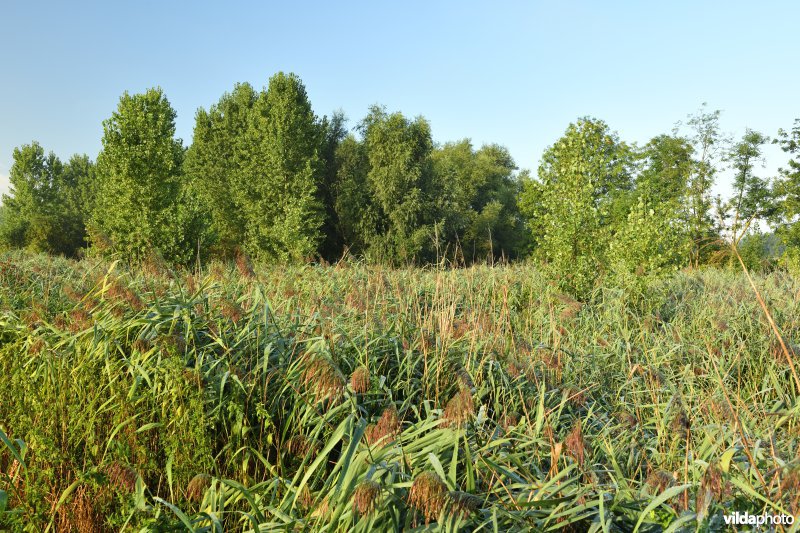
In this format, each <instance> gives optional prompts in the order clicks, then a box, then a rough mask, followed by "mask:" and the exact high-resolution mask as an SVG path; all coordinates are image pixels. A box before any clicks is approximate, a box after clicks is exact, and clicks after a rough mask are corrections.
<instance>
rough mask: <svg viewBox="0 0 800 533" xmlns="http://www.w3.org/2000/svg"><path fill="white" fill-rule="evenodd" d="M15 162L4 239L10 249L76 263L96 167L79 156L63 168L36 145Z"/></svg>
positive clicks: (17, 153) (19, 151) (0, 233)
mask: <svg viewBox="0 0 800 533" xmlns="http://www.w3.org/2000/svg"><path fill="white" fill-rule="evenodd" d="M13 157H14V163H13V165H12V167H11V176H10V178H9V180H10V185H11V189H10V191H9V194H8V195H4V196H3V204H4V206H5V207H6V209H5V217H4V220H3V223H2V225H0V237H1V238H2V240H3V241H4V243H5V245H6V246H10V247H16V248H27V249H30V250H34V251H40V252H48V253H53V254H59V255H65V256H68V257H75V256H76V255H77V254H78V251H79V250H80V249H81V248H83V247H84V246H85V245H86V230H85V219H86V217H87V213H88V212H89V209H90V206H91V202H92V198H93V194H94V165H93V164H92V162H91V161H90V160H89V158H88V157H86V156H78V155H75V156H73V157H72V158H71V159H70V161H69V163H67V164H66V165H64V164H63V163H62V162H61V160H60V159H59V158H58V157H56V155H55V154H53V153H52V152H50V153H49V154H48V155H45V152H44V149H43V148H42V147H41V145H39V144H38V143H36V142H33V143H31V144H29V145H24V146H22V147H19V148H16V149H15V150H14V153H13Z"/></svg>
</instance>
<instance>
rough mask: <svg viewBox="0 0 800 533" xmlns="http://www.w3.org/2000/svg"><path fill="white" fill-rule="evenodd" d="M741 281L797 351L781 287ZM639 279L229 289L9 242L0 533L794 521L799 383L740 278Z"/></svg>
mask: <svg viewBox="0 0 800 533" xmlns="http://www.w3.org/2000/svg"><path fill="white" fill-rule="evenodd" d="M754 281H755V283H756V285H757V286H758V288H759V290H760V291H761V292H762V295H763V297H764V299H765V300H766V301H768V302H771V304H770V309H771V311H772V316H773V318H774V320H775V322H776V325H777V327H778V328H780V330H781V332H782V333H783V336H784V338H785V339H786V342H787V343H788V344H789V347H790V349H791V350H797V348H796V347H795V346H794V345H795V344H796V339H797V338H798V335H800V331H799V330H798V327H797V323H796V320H794V317H796V316H797V315H798V313H800V309H799V308H798V306H800V303H799V302H798V301H797V299H796V298H795V297H794V295H795V294H796V293H797V292H798V291H799V290H800V283H798V280H797V278H795V277H792V276H789V275H786V274H785V273H783V272H774V273H771V274H768V275H762V274H754ZM498 288H503V290H498ZM639 289H640V291H641V296H642V298H641V300H639V301H637V302H636V305H631V300H630V298H629V296H628V295H627V294H626V293H625V292H624V291H621V290H619V289H617V288H614V287H611V286H603V287H601V288H600V290H599V291H598V292H599V293H600V294H601V295H602V299H601V300H598V301H596V302H594V303H592V302H590V303H585V304H581V303H580V302H577V301H576V300H574V299H573V298H570V297H569V296H568V295H566V294H563V293H562V292H560V291H559V290H558V289H557V288H556V287H555V286H554V285H553V284H552V283H551V282H550V279H549V278H548V277H546V276H544V275H542V272H541V271H539V270H538V269H536V268H532V267H531V266H528V265H511V266H497V267H494V268H487V267H483V266H475V267H471V268H464V269H453V270H441V269H429V268H426V269H415V268H412V269H389V270H387V269H384V268H365V267H364V266H362V265H360V264H355V265H346V264H342V265H338V266H337V267H322V266H315V267H309V266H306V265H301V266H292V265H288V266H286V265H275V266H269V267H266V268H262V269H259V270H257V272H256V274H255V276H252V275H248V276H247V277H243V276H240V275H238V274H237V273H236V271H235V270H233V269H230V268H227V266H226V265H224V264H220V263H213V264H210V265H207V267H206V268H205V269H204V270H202V271H194V272H193V273H192V274H188V273H186V272H177V273H176V272H170V273H162V274H159V273H157V272H150V273H147V274H145V273H143V272H142V271H141V270H139V269H136V270H127V269H125V268H124V267H122V266H121V265H120V264H119V263H116V264H111V265H110V264H108V263H105V262H103V261H99V260H97V259H96V258H90V259H88V260H84V261H81V262H73V261H66V260H63V259H54V258H52V257H47V256H31V255H23V254H19V253H15V254H10V255H9V254H6V255H4V256H3V257H2V258H0V339H2V342H1V343H0V373H1V374H2V376H3V387H0V524H1V525H2V527H6V528H8V529H10V530H12V531H16V530H22V531H24V530H30V531H43V530H45V529H46V528H47V527H48V526H49V527H50V530H58V531H69V530H80V531H97V530H114V531H117V530H127V529H131V530H136V531H141V530H150V531H153V530H154V531H166V530H186V529H190V530H198V531H252V530H281V531H282V530H287V529H305V530H313V531H317V530H327V531H395V530H412V529H415V528H417V529H424V530H426V531H455V530H466V531H472V530H496V531H544V530H548V529H554V530H556V529H557V530H561V529H564V528H565V527H572V528H574V529H576V530H580V531H596V532H599V531H603V530H608V531H633V530H634V528H635V527H636V526H637V524H638V525H639V526H640V529H639V530H640V531H661V530H663V529H668V528H670V527H671V528H673V529H678V528H680V527H684V528H692V529H699V530H712V531H715V530H719V529H722V528H723V524H722V517H723V516H724V515H725V514H727V513H730V510H731V509H732V508H734V509H736V510H738V511H740V512H744V511H747V512H750V513H753V514H760V513H762V512H763V511H764V509H765V508H766V509H767V510H768V512H771V513H772V512H774V513H794V514H796V513H797V511H798V505H800V500H798V495H800V491H798V473H800V472H799V471H798V467H797V465H796V464H794V462H793V461H792V460H791V458H792V457H794V456H795V455H796V451H797V450H796V448H797V442H796V434H797V430H798V427H800V408H798V407H797V405H796V401H794V399H795V398H796V396H797V390H796V388H795V386H794V385H793V383H794V379H793V377H792V371H791V370H790V368H789V365H788V364H787V360H786V358H785V354H784V353H783V352H782V351H781V349H780V348H779V347H777V346H778V345H777V342H776V339H775V337H774V334H773V332H772V330H771V328H770V327H769V326H768V325H767V324H766V321H765V320H764V316H763V311H762V310H761V308H760V306H759V304H758V303H757V301H756V299H755V297H754V295H753V293H752V289H751V287H750V285H749V282H748V281H747V279H746V278H745V277H744V276H743V275H742V274H741V273H736V272H733V271H732V270H717V269H704V270H699V271H692V272H680V273H675V274H674V275H672V276H669V277H667V278H666V279H663V280H648V282H647V283H644V284H642V285H641V286H640V287H639ZM367 309H368V310H369V312H365V311H366V310H367ZM743 428H746V431H745V430H744V429H743ZM764 443H768V450H767V451H766V452H765V444H764ZM687 458H689V459H688V460H687Z"/></svg>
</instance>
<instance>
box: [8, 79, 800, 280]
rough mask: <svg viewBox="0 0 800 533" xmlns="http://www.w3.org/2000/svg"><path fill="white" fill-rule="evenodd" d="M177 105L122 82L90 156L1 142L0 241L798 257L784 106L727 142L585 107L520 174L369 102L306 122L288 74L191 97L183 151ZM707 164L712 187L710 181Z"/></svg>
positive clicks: (436, 254) (571, 261) (186, 256)
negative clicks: (4, 149)
mask: <svg viewBox="0 0 800 533" xmlns="http://www.w3.org/2000/svg"><path fill="white" fill-rule="evenodd" d="M175 118H176V113H175V111H174V109H173V108H172V107H171V105H170V103H169V101H168V100H167V98H166V96H165V95H164V93H163V92H162V91H161V90H160V89H150V90H148V91H146V92H145V93H143V94H128V93H125V94H124V95H122V97H121V98H120V101H119V105H118V107H117V109H116V110H115V111H114V112H113V113H112V115H111V116H110V117H109V118H108V119H107V120H105V121H104V123H103V138H102V149H101V151H100V153H99V155H98V156H97V160H96V162H93V161H91V160H90V159H89V158H88V157H87V156H85V155H80V156H79V155H75V156H73V157H72V158H71V159H70V160H69V161H68V162H66V163H64V162H62V161H61V160H59V158H58V157H56V156H55V155H54V154H53V153H46V152H45V150H44V149H43V148H42V147H41V146H40V145H39V144H38V143H36V142H33V143H31V144H28V145H24V146H21V147H18V148H17V149H15V150H14V153H13V159H14V162H13V166H12V168H11V173H10V184H11V187H10V190H9V193H8V194H7V195H4V197H3V207H2V212H0V241H2V244H3V245H4V246H5V247H7V248H26V249H31V250H37V251H46V252H49V253H54V254H62V255H66V256H77V255H79V254H82V253H86V252H90V253H98V254H104V255H112V256H115V257H122V258H124V259H126V260H128V261H132V262H137V261H142V260H144V259H145V258H147V257H150V256H152V255H153V254H157V255H158V256H160V257H162V258H163V259H164V260H166V261H168V262H171V263H175V264H189V263H192V262H194V261H197V260H200V261H203V260H206V259H208V258H210V257H221V258H227V257H232V256H235V255H236V254H240V253H246V254H248V255H250V256H251V257H253V258H255V259H257V260H260V261H303V260H315V259H323V260H327V261H335V260H337V259H339V258H341V257H342V256H343V255H345V254H349V255H351V256H355V257H361V258H365V259H366V260H368V261H371V262H373V261H374V262H382V263H388V264H409V263H415V264H421V263H429V262H435V261H441V260H449V261H452V262H453V263H456V264H469V263H473V262H476V261H487V260H489V261H495V260H499V259H503V258H505V259H516V258H523V257H529V256H533V257H535V258H538V259H539V260H541V262H542V263H543V264H545V265H547V267H548V268H552V269H554V271H555V272H556V273H557V274H559V275H560V277H562V278H563V281H564V283H565V284H567V285H569V286H570V287H571V288H573V289H574V290H576V291H577V292H581V291H585V290H588V288H589V287H590V286H591V284H592V283H593V280H594V279H596V278H597V275H598V272H599V273H602V272H616V273H628V274H630V275H634V276H635V275H640V274H643V273H653V272H656V273H657V272H661V271H665V270H670V269H674V268H676V267H680V266H685V265H695V266H696V265H700V264H704V263H708V262H713V261H718V260H719V259H720V257H724V254H725V250H726V249H727V248H728V247H727V245H729V244H738V245H739V246H740V249H741V250H743V252H744V254H743V255H744V256H746V257H747V259H748V261H750V262H751V263H753V264H755V263H758V262H759V261H761V262H763V260H765V258H767V259H768V258H769V257H771V256H777V255H779V254H782V257H783V259H784V260H786V261H790V262H791V261H795V262H796V261H797V258H798V256H799V254H798V250H800V226H798V224H797V223H796V218H797V215H798V212H799V211H800V157H798V155H799V154H800V119H798V120H796V121H795V122H794V127H793V129H791V130H789V131H779V132H778V134H777V136H776V138H775V139H772V140H771V139H769V138H767V137H766V136H765V135H763V134H761V133H759V132H755V131H751V130H747V131H746V132H745V133H744V134H743V135H742V137H741V138H740V139H738V140H731V139H729V138H727V137H726V136H725V135H724V134H723V133H722V131H721V129H720V125H719V118H720V112H719V111H709V110H707V109H706V108H705V107H703V108H701V109H700V111H698V112H697V113H696V114H694V115H691V116H690V117H689V120H688V121H686V122H685V123H684V124H681V125H680V127H676V128H675V129H674V130H673V131H672V132H671V133H669V134H663V135H658V136H656V137H655V138H653V139H651V140H650V141H649V142H648V143H647V144H645V145H644V146H637V145H635V144H629V143H626V142H625V141H623V140H621V139H620V138H619V136H618V135H617V134H616V133H615V132H614V131H613V130H611V129H610V128H609V126H608V125H607V124H606V123H605V122H603V121H602V120H598V119H595V118H591V117H584V118H580V119H578V120H577V121H575V122H574V123H572V124H570V125H569V126H568V128H567V129H566V131H565V133H564V135H563V136H562V137H561V138H559V139H558V140H557V141H556V142H555V143H554V144H553V145H552V146H550V147H549V148H547V150H546V151H545V153H544V154H543V155H542V158H541V163H540V166H539V168H538V172H537V173H536V175H533V174H532V173H531V172H529V171H527V170H519V169H518V168H517V166H516V164H515V162H514V160H513V159H512V157H511V155H510V154H509V152H508V151H507V150H506V149H505V148H504V147H502V146H500V145H497V144H488V145H484V146H481V147H479V148H476V147H475V146H473V145H472V143H471V142H470V141H469V140H466V139H465V140H462V141H458V142H451V143H445V144H437V143H435V142H434V141H433V139H432V137H431V130H430V125H429V123H428V122H427V121H426V120H425V119H424V118H423V117H415V118H409V117H407V116H404V115H403V114H402V113H399V112H388V111H387V110H386V109H385V108H383V107H379V106H374V107H372V108H371V109H370V110H369V112H368V114H367V116H366V117H364V118H363V119H362V120H361V121H359V122H358V123H357V124H355V125H354V126H353V127H352V128H349V127H348V124H347V122H346V120H345V117H344V116H343V115H342V114H341V113H334V114H332V116H330V117H322V118H320V117H318V116H317V115H316V114H315V113H314V111H313V109H312V106H311V103H310V101H309V98H308V95H307V93H306V90H305V87H304V85H303V83H302V82H301V80H300V79H299V78H298V77H297V76H296V75H294V74H284V73H278V74H276V75H274V76H273V77H272V78H271V79H270V80H269V83H268V86H267V87H266V88H264V89H262V90H260V91H258V90H256V89H255V88H253V87H252V86H251V85H249V84H247V83H242V84H237V85H235V86H234V88H233V90H232V91H231V92H229V93H226V94H224V95H222V97H221V98H220V100H219V101H218V102H217V103H216V104H214V105H212V106H210V107H209V108H208V109H202V108H201V109H199V110H198V112H197V114H196V117H195V127H194V133H193V140H192V143H191V145H189V146H188V147H185V146H184V145H183V142H182V141H181V140H180V139H177V138H176V137H175ZM769 142H774V143H777V144H779V145H780V146H781V148H782V149H783V150H784V151H785V152H786V153H787V155H788V164H787V166H786V167H785V168H783V169H781V171H780V175H779V176H774V177H765V176H762V175H761V172H759V169H760V166H759V163H760V161H761V160H762V150H763V147H764V146H765V145H766V144H767V143H769ZM724 169H729V170H730V171H731V172H733V176H734V194H733V195H732V197H731V198H728V199H722V198H719V197H715V196H714V195H713V194H712V187H713V185H714V183H715V180H716V178H717V176H718V174H719V173H720V172H721V171H723V170H724ZM765 222H766V223H767V224H768V226H764V223H765ZM767 229H770V230H774V232H773V231H765V230H767Z"/></svg>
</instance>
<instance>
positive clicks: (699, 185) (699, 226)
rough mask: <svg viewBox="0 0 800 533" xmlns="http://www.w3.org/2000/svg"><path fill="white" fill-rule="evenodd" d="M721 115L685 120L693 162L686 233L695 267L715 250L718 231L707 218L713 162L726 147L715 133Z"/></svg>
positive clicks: (702, 110)
mask: <svg viewBox="0 0 800 533" xmlns="http://www.w3.org/2000/svg"><path fill="white" fill-rule="evenodd" d="M721 114H722V112H721V111H719V110H716V111H711V112H709V111H706V104H705V103H703V105H702V106H701V108H700V110H699V111H698V112H697V113H695V114H694V115H690V116H689V121H688V125H689V127H690V128H691V130H692V136H691V137H690V140H691V142H692V144H693V145H694V149H695V153H696V154H697V159H696V160H695V165H694V172H692V175H691V177H690V178H689V205H690V209H689V214H690V217H689V232H690V235H691V238H692V243H693V244H692V250H691V262H692V263H693V264H695V265H697V264H699V263H700V262H703V261H705V260H707V259H708V258H709V257H710V255H711V254H712V253H713V252H714V251H715V249H716V248H717V247H718V246H717V244H718V240H719V231H718V229H717V228H716V227H715V226H714V221H713V219H712V216H711V206H712V199H711V187H712V186H713V185H714V178H715V176H716V173H717V167H716V164H717V160H718V158H719V156H720V155H721V153H722V150H723V148H724V146H725V144H726V142H727V141H726V139H725V138H724V137H723V136H722V134H721V133H720V129H719V117H720V115H721Z"/></svg>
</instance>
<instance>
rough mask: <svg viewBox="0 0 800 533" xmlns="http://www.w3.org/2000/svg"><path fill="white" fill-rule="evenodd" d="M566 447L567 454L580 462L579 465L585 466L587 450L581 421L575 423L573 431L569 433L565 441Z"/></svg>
mask: <svg viewBox="0 0 800 533" xmlns="http://www.w3.org/2000/svg"><path fill="white" fill-rule="evenodd" d="M564 446H565V447H566V453H567V454H568V455H571V456H572V457H573V458H574V459H575V460H576V461H578V464H579V465H581V466H583V462H584V460H585V458H586V451H587V450H586V441H585V440H584V438H583V428H582V427H581V421H580V420H578V421H576V422H575V425H574V426H573V427H572V431H570V432H569V434H568V435H567V438H566V439H565V440H564Z"/></svg>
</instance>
